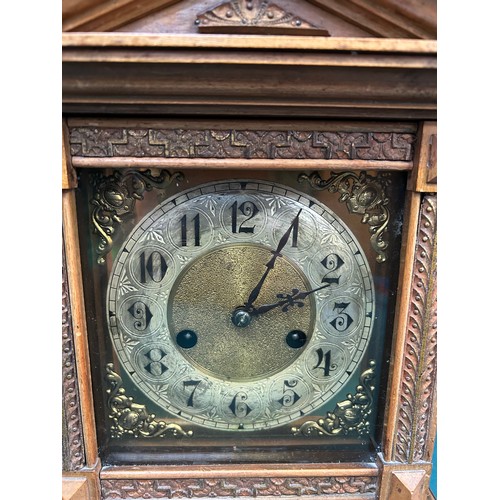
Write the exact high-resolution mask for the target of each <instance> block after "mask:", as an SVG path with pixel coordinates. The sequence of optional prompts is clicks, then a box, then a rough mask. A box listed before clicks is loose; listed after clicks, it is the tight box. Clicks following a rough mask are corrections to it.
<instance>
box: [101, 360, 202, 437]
mask: <svg viewBox="0 0 500 500" xmlns="http://www.w3.org/2000/svg"><path fill="white" fill-rule="evenodd" d="M106 380H107V381H108V383H109V385H110V386H111V387H110V389H107V391H106V392H107V393H108V395H109V396H108V409H109V410H110V414H109V418H110V419H111V420H112V422H113V425H112V426H111V437H112V438H119V437H122V436H133V437H145V438H151V437H165V436H167V435H172V436H176V437H181V436H185V437H188V436H192V435H193V431H185V430H184V429H183V428H182V427H181V426H180V425H178V424H173V423H168V422H165V421H163V420H156V417H155V415H154V414H153V413H151V414H149V413H148V411H147V409H146V407H145V406H144V405H141V404H137V403H134V399H133V398H131V397H128V396H127V395H126V394H125V389H124V388H123V387H122V379H121V377H120V376H119V375H118V374H117V373H116V372H115V371H114V369H113V364H112V363H108V364H107V365H106Z"/></svg>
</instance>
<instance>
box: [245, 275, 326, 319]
mask: <svg viewBox="0 0 500 500" xmlns="http://www.w3.org/2000/svg"><path fill="white" fill-rule="evenodd" d="M328 286H330V283H328V284H326V285H323V286H320V287H318V288H315V289H314V290H309V291H308V292H301V291H299V290H298V289H296V288H294V289H293V290H292V294H291V295H287V296H286V299H283V300H280V301H279V302H276V303H275V304H264V305H263V306H260V307H256V308H255V309H253V310H252V311H251V312H250V314H251V315H252V316H257V315H259V314H264V313H266V312H268V311H271V310H272V309H276V308H277V307H281V306H283V309H282V310H283V312H287V311H288V308H289V307H293V306H295V305H297V306H298V307H303V305H304V303H303V302H301V301H302V300H303V299H305V298H306V297H307V296H308V295H311V293H314V292H317V291H318V290H322V289H323V288H326V287H328ZM280 295H281V296H283V295H282V294H280ZM278 297H279V295H278Z"/></svg>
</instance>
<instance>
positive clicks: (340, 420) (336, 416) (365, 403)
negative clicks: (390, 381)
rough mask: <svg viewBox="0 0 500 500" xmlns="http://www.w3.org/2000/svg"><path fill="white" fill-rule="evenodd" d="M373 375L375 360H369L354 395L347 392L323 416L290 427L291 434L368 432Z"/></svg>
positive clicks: (360, 434)
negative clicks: (343, 397)
mask: <svg viewBox="0 0 500 500" xmlns="http://www.w3.org/2000/svg"><path fill="white" fill-rule="evenodd" d="M374 376H375V361H373V360H372V361H370V368H368V369H367V370H365V371H364V372H363V373H362V374H361V376H360V384H359V385H358V386H357V387H356V393H355V394H354V395H352V394H348V395H347V399H345V400H344V401H341V402H339V403H337V404H336V407H335V409H334V410H332V411H331V412H328V413H327V415H326V417H325V418H320V419H318V420H316V421H314V420H308V421H307V422H304V423H303V424H301V425H300V426H299V427H292V429H291V431H292V434H293V435H299V434H302V435H304V436H337V435H340V434H349V433H355V434H357V435H359V436H363V435H368V434H369V432H370V423H369V416H370V414H371V412H372V406H373V395H372V393H373V391H374V389H375V386H373V385H372V384H371V382H372V380H373V378H374Z"/></svg>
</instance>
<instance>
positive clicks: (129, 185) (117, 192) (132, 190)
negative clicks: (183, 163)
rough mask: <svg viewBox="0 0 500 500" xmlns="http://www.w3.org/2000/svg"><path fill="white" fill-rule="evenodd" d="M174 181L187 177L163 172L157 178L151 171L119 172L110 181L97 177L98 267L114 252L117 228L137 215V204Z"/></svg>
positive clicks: (94, 210)
mask: <svg viewBox="0 0 500 500" xmlns="http://www.w3.org/2000/svg"><path fill="white" fill-rule="evenodd" d="M174 180H177V181H180V180H183V175H182V174H181V173H180V172H174V173H173V174H170V173H169V172H167V171H166V170H162V171H161V172H160V173H159V174H158V175H156V176H155V175H153V174H152V173H151V170H147V171H145V172H139V171H137V170H126V171H124V172H121V171H119V170H115V171H114V172H113V174H111V175H110V176H107V177H106V176H104V175H102V174H94V177H93V184H94V192H95V194H94V198H93V199H92V200H91V204H92V205H94V209H93V210H92V223H93V225H94V231H95V232H96V233H97V234H98V235H99V243H98V245H97V254H98V259H97V262H98V264H104V262H105V258H104V256H105V255H106V254H107V253H108V252H109V251H110V250H111V247H112V245H113V239H112V235H113V234H114V232H115V227H114V226H115V224H116V223H121V222H122V221H123V219H124V217H126V216H128V215H130V214H132V213H133V211H134V207H135V202H136V200H142V199H143V198H144V192H145V191H151V189H153V187H154V188H157V189H162V188H165V187H166V186H168V185H169V184H171V183H172V182H173V181H174Z"/></svg>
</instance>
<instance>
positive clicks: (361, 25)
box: [62, 0, 437, 500]
mask: <svg viewBox="0 0 500 500" xmlns="http://www.w3.org/2000/svg"><path fill="white" fill-rule="evenodd" d="M221 3H224V2H213V1H195V0H186V1H172V0H170V1H169V0H163V1H154V0H151V1H149V2H142V3H140V4H134V3H133V2H126V1H122V2H108V3H106V2H105V3H104V4H101V5H98V4H92V3H91V2H90V3H89V2H87V4H86V6H80V7H81V8H80V10H78V9H76V7H74V6H73V7H71V6H69V7H68V8H67V9H66V10H64V8H63V11H64V12H65V15H66V18H65V19H64V22H63V28H64V30H65V32H66V33H64V34H63V61H62V62H63V155H62V164H63V173H62V179H63V185H62V189H63V191H62V202H63V241H64V245H63V296H62V305H63V323H62V350H63V416H64V419H63V420H64V421H63V426H64V431H63V498H65V499H70V498H71V499H74V500H76V499H98V498H103V499H111V498H188V497H197V498H209V497H210V498H213V497H215V498H240V497H246V496H255V497H257V498H270V497H275V496H283V497H286V498H293V497H295V496H304V497H309V496H316V497H318V496H319V497H323V498H356V499H360V500H361V499H381V500H385V499H391V500H395V499H410V498H411V499H427V498H431V493H429V491H428V484H429V477H430V474H431V471H432V463H431V458H432V452H433V446H434V439H435V433H436V338H437V337H436V336H437V327H436V244H437V235H436V217H437V171H436V168H437V159H436V151H437V129H436V121H435V120H436V42H435V40H433V38H435V25H434V27H433V26H432V22H430V21H429V18H431V19H432V12H433V11H432V8H433V6H432V3H431V2H424V5H425V9H424V12H419V11H418V10H415V11H412V9H411V5H412V4H411V3H409V4H408V6H407V8H406V10H404V9H403V10H402V9H401V8H400V9H399V10H398V9H397V8H396V7H395V5H396V2H392V1H391V0H385V1H382V0H380V1H379V2H378V3H379V4H380V6H379V9H373V8H370V6H369V2H365V1H357V2H352V4H348V5H347V4H344V2H336V1H334V2H324V1H317V0H315V1H306V0H303V1H291V0H287V1H285V0H283V1H282V2H279V1H277V2H276V3H277V4H278V7H279V9H281V10H276V11H275V12H274V14H276V12H278V13H279V12H281V11H283V12H285V13H287V14H292V19H293V20H297V19H299V20H300V21H301V22H300V24H299V25H298V24H297V23H296V25H295V26H294V30H292V31H291V32H287V31H285V32H280V31H279V30H278V29H277V28H276V27H269V26H268V25H266V26H260V25H256V26H254V27H253V28H252V30H250V31H249V30H248V26H246V27H244V26H243V27H242V26H241V25H240V26H238V25H237V24H235V25H234V26H232V28H231V29H229V30H228V28H227V26H225V25H223V24H221V23H219V24H217V22H213V23H212V21H210V19H209V22H208V23H205V24H206V25H207V26H206V27H205V31H204V32H203V30H202V29H200V25H202V24H203V19H204V17H203V15H205V14H206V13H207V12H208V13H210V12H211V9H213V8H214V7H216V6H217V5H219V4H221ZM236 3H238V2H236ZM239 3H240V4H241V6H242V7H246V4H248V3H249V2H239ZM250 3H251V2H250ZM233 4H234V2H233ZM255 4H256V6H257V7H259V6H261V3H259V2H255ZM265 7H266V8H270V7H269V6H267V4H266V5H265ZM271 7H273V6H271ZM278 7H276V9H278ZM259 8H260V7H259ZM262 8H264V7H262ZM427 8H428V11H427V10H426V9H427ZM434 8H435V5H434ZM72 9H73V10H72ZM428 12H430V14H429V13H428ZM196 19H200V20H201V21H200V22H198V23H196V22H195V21H196ZM318 26H319V27H320V28H321V29H322V30H323V31H321V30H319V33H318V32H314V30H315V29H317V28H318ZM301 28H302V29H303V31H302V32H300V29H301ZM206 33H208V34H206ZM283 33H285V34H283ZM181 132H182V133H184V132H186V133H184V135H183V138H182V141H184V142H182V143H181V140H179V144H177V145H178V146H179V147H178V148H177V149H176V148H175V146H176V144H175V140H173V139H172V137H175V136H177V137H180V136H181V135H182V134H181ZM153 133H155V134H156V135H155V137H160V135H161V136H162V137H163V138H164V140H163V142H161V141H159V142H155V143H153V142H152V141H150V139H149V138H150V137H152V135H154V134H153ZM162 134H163V135H162ZM200 137H203V141H202V142H203V146H204V149H203V148H201V147H200V145H201V142H200V140H199V138H200ZM235 137H238V140H237V141H236V139H235ZM284 137H285V138H286V140H285V141H283V138H284ZM318 138H321V141H319V142H318ZM325 138H327V139H328V138H330V139H331V141H330V142H328V141H327V140H326V139H325ZM333 138H335V140H334V139H333ZM299 139H300V140H299ZM211 146H213V147H212V148H211ZM160 150H161V151H160ZM179 150H182V153H181V154H179V152H178V151H179ZM202 150H203V152H201V151H202ZM210 150H211V151H213V154H211V155H210V154H209V153H207V151H210ZM153 151H154V152H153ZM158 151H160V153H158ZM175 151H177V153H175ZM93 168H94V169H95V168H106V169H110V171H112V170H119V171H122V172H124V171H126V169H138V170H139V169H142V170H145V169H148V168H157V169H158V168H166V169H176V170H183V169H184V170H189V169H196V168H203V169H214V170H216V169H219V170H220V169H233V170H240V171H241V172H243V173H244V172H245V170H246V169H251V170H261V171H262V170H266V169H267V170H276V169H277V170H279V169H284V170H295V171H297V172H298V171H299V170H300V171H310V172H314V171H321V172H323V173H325V172H326V173H328V172H334V173H335V172H340V171H352V172H361V171H370V172H384V171H402V172H406V173H407V176H408V177H407V178H408V182H407V190H406V200H405V208H404V210H405V216H404V231H403V237H402V249H401V253H400V276H399V286H398V290H397V308H396V309H397V310H396V316H395V320H394V331H393V333H392V350H391V356H390V368H389V370H388V377H387V378H388V381H387V397H386V405H385V411H384V418H383V434H382V438H381V441H380V443H379V445H380V449H379V452H378V454H377V459H376V461H375V462H369V463H368V462H367V463H365V462H353V463H347V464H346V463H328V462H322V463H307V464H303V463H302V464H292V463H280V464H275V463H274V464H263V463H259V464H248V463H247V464H245V465H244V466H242V465H238V464H212V465H203V466H201V465H200V466H186V465H171V466H160V465H154V466H153V465H151V466H146V465H143V466H103V465H102V462H101V459H100V452H99V445H98V441H97V431H96V418H95V414H94V400H93V388H92V387H93V386H92V377H91V365H90V354H89V353H90V351H91V349H92V346H89V340H88V339H89V332H88V331H87V325H86V315H85V299H84V294H83V285H82V283H83V281H82V280H83V279H82V267H81V265H80V257H81V254H80V248H79V228H78V223H77V208H76V202H75V189H76V188H77V186H78V171H79V169H93Z"/></svg>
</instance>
